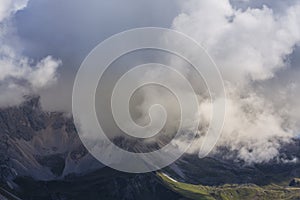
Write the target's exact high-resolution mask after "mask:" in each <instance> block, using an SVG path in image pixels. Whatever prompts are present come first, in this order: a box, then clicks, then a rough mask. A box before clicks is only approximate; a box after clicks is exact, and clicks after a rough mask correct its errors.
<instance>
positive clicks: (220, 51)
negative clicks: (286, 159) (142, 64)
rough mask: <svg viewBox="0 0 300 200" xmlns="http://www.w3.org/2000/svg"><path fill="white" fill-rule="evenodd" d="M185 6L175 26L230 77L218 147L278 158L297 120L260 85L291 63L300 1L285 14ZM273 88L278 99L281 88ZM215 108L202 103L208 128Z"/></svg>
mask: <svg viewBox="0 0 300 200" xmlns="http://www.w3.org/2000/svg"><path fill="white" fill-rule="evenodd" d="M182 7H183V12H182V13H181V14H180V15H179V16H177V17H176V18H175V19H174V21H173V28H174V29H176V30H179V31H182V32H184V33H186V34H187V35H189V36H191V37H192V38H194V39H196V40H197V41H198V42H199V43H200V44H201V45H202V46H203V47H204V48H205V49H207V51H208V52H209V53H210V55H211V56H212V57H213V59H214V61H215V62H216V63H217V65H218V66H219V68H220V70H221V72H222V75H223V77H224V79H225V81H226V89H227V95H228V96H227V98H228V99H227V107H226V110H227V114H226V119H225V124H224V129H223V132H222V136H221V138H220V140H219V142H218V146H226V147H227V148H228V149H230V150H231V152H237V158H238V159H241V160H244V161H245V162H247V163H252V162H267V161H269V160H270V159H272V158H274V157H276V156H277V155H278V153H279V148H280V146H281V144H283V143H285V142H289V141H290V138H292V137H293V133H295V132H297V130H295V129H291V127H290V126H289V125H290V123H289V120H295V119H291V118H289V117H288V116H287V115H286V114H287V113H289V112H288V111H287V110H286V106H285V104H286V102H285V101H279V102H278V103H277V104H276V105H275V104H273V102H272V100H270V98H266V97H265V96H264V95H263V94H261V93H259V92H258V90H257V85H258V86H262V87H263V84H261V83H263V82H265V81H268V80H270V79H272V78H273V77H274V76H275V75H276V72H278V71H279V70H280V69H284V68H286V67H287V66H288V63H287V58H288V56H289V55H290V54H291V53H292V52H293V50H294V48H295V46H297V45H298V44H299V42H300V2H299V1H297V2H294V3H293V5H292V6H290V7H287V8H285V9H284V10H281V11H280V12H275V11H274V10H273V9H272V8H270V7H267V6H262V7H261V8H251V7H248V8H246V9H243V10H242V9H238V8H235V7H234V6H233V5H232V4H231V3H230V2H229V1H228V0H224V1H218V0H207V1H194V0H191V1H186V2H184V3H183V5H182ZM209 78H213V77H209ZM297 84H298V83H297ZM254 85H256V87H254ZM267 89H268V88H264V90H267ZM269 89H271V90H272V92H269V93H271V96H272V98H275V99H278V96H279V95H278V93H277V89H278V88H274V87H273V88H269ZM272 98H271V99H272ZM209 107H210V104H209V102H204V103H202V104H201V106H200V113H201V117H202V118H203V119H204V124H206V126H207V125H208V123H209V119H210V118H209V116H210V115H209V114H208V113H209V112H210V108H209ZM288 118H289V119H288ZM296 120H297V119H296ZM293 128H295V127H293ZM200 144H201V138H200V139H199V141H197V142H196V144H195V145H193V147H192V148H191V151H192V152H196V151H198V150H199V146H200Z"/></svg>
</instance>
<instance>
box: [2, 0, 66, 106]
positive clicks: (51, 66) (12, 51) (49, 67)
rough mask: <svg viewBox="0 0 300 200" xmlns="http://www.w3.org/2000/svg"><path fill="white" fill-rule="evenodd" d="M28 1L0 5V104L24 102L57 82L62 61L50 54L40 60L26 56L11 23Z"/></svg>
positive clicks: (11, 0)
mask: <svg viewBox="0 0 300 200" xmlns="http://www.w3.org/2000/svg"><path fill="white" fill-rule="evenodd" d="M26 5H27V1H25V0H5V1H3V2H2V3H1V6H0V44H1V47H0V66H1V67H0V107H3V106H13V105H17V104H19V103H21V102H22V101H23V97H24V96H25V95H29V94H32V93H37V92H38V91H39V90H41V89H43V88H45V87H47V86H49V85H51V84H53V83H54V82H55V81H56V78H57V73H56V70H57V68H58V67H59V66H60V65H61V61H59V60H57V59H54V58H52V57H51V56H47V57H45V58H43V59H42V60H41V61H39V62H35V61H34V60H32V59H30V58H28V57H26V56H23V55H22V54H21V53H20V50H19V49H22V46H21V45H20V44H18V42H17V38H16V36H14V35H15V27H13V23H12V22H11V20H12V18H13V14H15V13H16V12H17V11H19V10H21V9H24V8H25V7H26Z"/></svg>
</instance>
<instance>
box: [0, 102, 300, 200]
mask: <svg viewBox="0 0 300 200" xmlns="http://www.w3.org/2000/svg"><path fill="white" fill-rule="evenodd" d="M0 138H1V140H0V175H1V176H0V199H4V197H3V196H6V197H7V199H16V198H15V197H13V196H12V195H15V196H18V197H19V198H20V199H25V200H27V199H28V200H29V199H30V200H83V199H84V200H95V199H101V200H102V199H104V200H105V199H109V200H110V199H111V200H113V199H118V200H135V199H158V200H159V199H175V200H177V199H178V200H179V199H181V200H183V199H300V191H299V181H298V180H299V179H298V178H299V177H300V163H299V159H300V140H299V139H294V141H293V142H291V143H290V144H288V145H283V146H282V149H281V150H280V155H279V157H278V158H274V159H273V160H272V161H270V162H268V163H261V164H253V165H246V164H245V163H243V162H241V161H236V160H230V159H227V160H226V159H224V157H223V156H222V154H227V153H228V150H226V149H223V151H222V152H223V153H220V154H218V155H214V156H212V157H207V158H204V159H199V158H198V157H197V156H196V155H190V154H185V155H184V156H182V157H181V158H180V159H179V160H177V161H176V162H175V163H173V164H172V165H170V166H169V167H166V168H165V169H162V170H160V171H158V172H153V173H146V174H128V173H123V172H119V171H116V170H113V169H110V168H108V167H104V166H103V165H102V164H100V163H99V162H98V161H96V160H95V159H94V158H93V157H92V156H91V155H90V154H89V153H88V152H87V151H86V149H85V148H84V147H83V145H82V144H81V142H80V140H79V138H78V135H77V133H76V128H75V126H74V124H73V120H72V117H71V116H70V115H67V114H65V113H61V112H45V111H43V110H42V109H41V106H40V102H39V97H28V98H27V100H26V101H25V102H24V103H23V104H22V105H20V106H18V107H9V108H2V109H0ZM114 142H119V145H120V146H122V144H123V143H124V140H123V139H122V138H117V139H116V140H115V141H114ZM9 194H12V195H9ZM1 195H2V197H1Z"/></svg>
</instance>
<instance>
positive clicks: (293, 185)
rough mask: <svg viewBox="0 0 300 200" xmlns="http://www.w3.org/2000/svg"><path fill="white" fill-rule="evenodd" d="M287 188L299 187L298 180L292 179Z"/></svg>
mask: <svg viewBox="0 0 300 200" xmlns="http://www.w3.org/2000/svg"><path fill="white" fill-rule="evenodd" d="M289 186H291V187H300V178H294V179H293V180H292V181H291V182H290V184H289Z"/></svg>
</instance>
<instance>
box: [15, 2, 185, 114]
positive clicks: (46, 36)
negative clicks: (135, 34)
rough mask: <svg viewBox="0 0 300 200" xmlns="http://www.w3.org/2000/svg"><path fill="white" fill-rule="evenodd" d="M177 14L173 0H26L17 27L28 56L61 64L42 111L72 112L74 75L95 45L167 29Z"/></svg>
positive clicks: (47, 93) (17, 19)
mask: <svg viewBox="0 0 300 200" xmlns="http://www.w3.org/2000/svg"><path fill="white" fill-rule="evenodd" d="M178 13H179V8H178V4H177V1H174V0H165V1H160V0H154V1H147V0H128V1H122V0H110V1H106V0H100V1H98V0H89V1H80V0H65V1H63V2H62V1H60V0H48V1H40V0H30V1H29V4H28V6H27V8H26V9H24V10H22V11H19V12H18V13H17V14H16V16H15V24H16V26H17V28H18V34H19V36H20V37H21V39H22V41H23V44H24V46H25V47H26V48H25V49H24V53H25V54H26V55H28V56H30V57H32V58H36V59H37V58H40V57H43V56H45V55H48V54H51V55H53V56H54V57H58V58H60V59H61V60H62V62H63V66H62V67H61V68H60V69H59V74H60V76H59V80H58V84H57V85H56V87H55V88H51V89H47V91H44V92H41V95H42V101H43V103H44V105H45V106H47V107H49V108H51V109H65V108H67V109H68V110H70V106H71V93H72V83H73V79H74V76H75V74H76V70H77V69H78V68H79V66H80V64H81V62H82V60H83V59H84V58H85V57H86V56H87V54H88V53H89V52H90V51H91V50H92V49H93V48H94V47H95V46H96V45H97V44H98V43H100V42H101V41H103V40H104V39H106V38H108V37H110V36H111V35H113V34H116V33H119V32H121V31H125V30H128V29H131V28H137V27H144V26H158V27H170V26H171V24H172V21H173V19H174V18H175V17H176V16H177V15H178ZM53 96H54V97H55V99H53V98H51V97H53ZM48 99H49V100H48Z"/></svg>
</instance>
